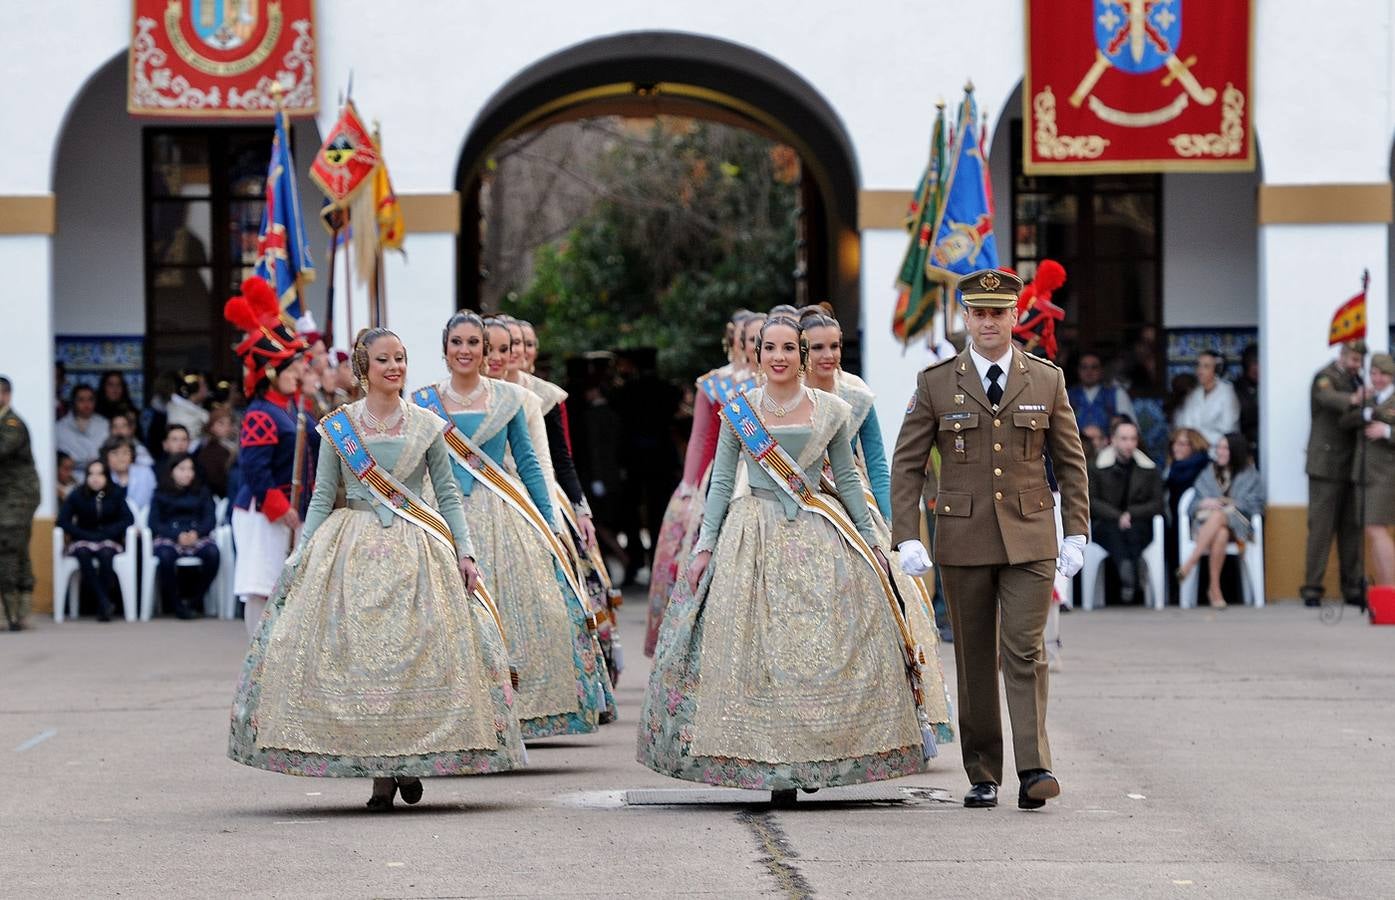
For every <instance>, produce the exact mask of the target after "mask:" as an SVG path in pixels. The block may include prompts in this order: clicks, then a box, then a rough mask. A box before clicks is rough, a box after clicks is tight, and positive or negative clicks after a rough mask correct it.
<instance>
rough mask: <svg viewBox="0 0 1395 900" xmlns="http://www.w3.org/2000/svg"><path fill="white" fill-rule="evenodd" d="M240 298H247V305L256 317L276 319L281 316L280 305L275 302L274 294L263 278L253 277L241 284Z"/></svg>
mask: <svg viewBox="0 0 1395 900" xmlns="http://www.w3.org/2000/svg"><path fill="white" fill-rule="evenodd" d="M242 296H243V297H246V298H247V305H248V306H249V307H251V309H252V311H253V312H254V313H256V314H257V315H258V316H261V317H263V318H277V317H279V316H280V315H281V304H280V303H278V302H276V292H275V291H274V290H272V289H271V285H269V284H267V283H266V279H264V278H258V277H257V276H256V275H253V276H252V277H251V278H248V279H247V280H246V281H244V282H242Z"/></svg>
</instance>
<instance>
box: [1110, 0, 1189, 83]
mask: <svg viewBox="0 0 1395 900" xmlns="http://www.w3.org/2000/svg"><path fill="white" fill-rule="evenodd" d="M1094 15H1095V46H1096V47H1098V48H1099V51H1100V53H1103V54H1104V56H1105V58H1106V59H1108V60H1109V62H1110V64H1111V65H1112V66H1114V68H1116V69H1120V70H1122V71H1124V72H1128V73H1129V74H1131V75H1142V74H1144V73H1146V72H1152V71H1154V70H1156V69H1160V68H1162V67H1163V66H1164V65H1166V64H1167V61H1168V59H1170V58H1171V57H1172V56H1174V55H1176V53H1177V44H1178V43H1179V42H1180V41H1181V40H1182V0H1095V7H1094Z"/></svg>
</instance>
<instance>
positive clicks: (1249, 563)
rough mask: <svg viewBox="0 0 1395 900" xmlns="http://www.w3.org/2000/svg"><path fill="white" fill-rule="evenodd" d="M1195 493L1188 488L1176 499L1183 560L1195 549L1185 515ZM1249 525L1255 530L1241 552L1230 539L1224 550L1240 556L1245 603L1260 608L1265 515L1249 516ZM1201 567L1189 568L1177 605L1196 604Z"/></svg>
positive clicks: (1230, 554)
mask: <svg viewBox="0 0 1395 900" xmlns="http://www.w3.org/2000/svg"><path fill="white" fill-rule="evenodd" d="M1195 496H1196V489H1195V488H1187V490H1186V491H1185V492H1184V493H1183V494H1182V497H1181V499H1180V500H1178V501H1177V558H1178V559H1179V560H1181V561H1182V562H1186V561H1187V559H1188V558H1189V557H1190V556H1191V555H1192V551H1193V550H1194V549H1196V539H1195V538H1194V537H1193V536H1192V517H1191V516H1190V515H1188V510H1189V509H1190V508H1191V504H1192V498H1193V497H1195ZM1250 528H1251V529H1252V530H1253V531H1254V537H1253V538H1251V539H1250V540H1249V541H1247V542H1246V544H1245V548H1244V550H1243V551H1242V550H1241V549H1240V545H1239V544H1237V543H1236V542H1235V541H1231V542H1230V545H1229V546H1227V547H1226V551H1225V552H1226V555H1227V556H1238V557H1240V560H1239V562H1240V581H1241V583H1242V584H1243V589H1244V592H1245V596H1244V599H1245V605H1246V606H1256V607H1259V606H1263V605H1264V516H1263V515H1262V514H1256V515H1253V516H1250ZM1200 569H1201V567H1200V566H1197V567H1196V568H1195V569H1192V571H1191V574H1190V575H1188V576H1187V577H1186V578H1185V579H1184V580H1183V581H1182V585H1181V589H1180V590H1179V591H1178V594H1177V602H1178V605H1180V606H1182V607H1183V608H1185V609H1192V608H1194V607H1195V606H1196V597H1197V592H1198V590H1199V589H1200V584H1201V575H1200Z"/></svg>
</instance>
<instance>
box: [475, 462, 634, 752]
mask: <svg viewBox="0 0 1395 900" xmlns="http://www.w3.org/2000/svg"><path fill="white" fill-rule="evenodd" d="M464 500H465V519H466V521H467V522H468V523H469V525H470V537H471V540H472V541H473V542H474V545H475V559H476V561H477V562H478V563H479V566H480V573H481V577H483V579H484V582H485V586H486V587H488V588H489V592H490V594H491V595H492V596H493V597H494V602H495V603H497V604H498V605H499V614H500V615H501V616H502V617H503V620H504V637H505V638H506V639H507V641H508V648H509V658H510V660H511V661H512V662H513V664H514V666H515V667H516V668H517V669H518V673H519V685H518V703H517V704H516V707H515V711H516V712H517V713H518V718H519V721H520V725H521V728H522V730H523V737H524V739H530V738H542V737H551V736H553V735H558V734H587V733H589V732H592V731H595V730H596V728H597V726H598V724H599V721H600V716H601V713H602V712H605V711H607V710H608V709H610V710H613V708H614V702H615V701H614V695H613V693H612V689H611V685H610V677H609V674H608V673H607V672H606V669H605V661H604V657H603V655H602V653H601V651H600V647H599V645H598V643H597V640H596V638H595V637H594V636H593V635H592V634H591V633H590V631H588V630H587V624H586V618H587V609H586V606H585V604H586V603H587V601H586V600H585V599H584V598H582V597H578V596H577V595H576V593H575V592H574V591H573V590H572V589H571V587H570V585H569V583H568V581H567V579H566V578H564V577H563V576H562V573H561V571H560V570H559V569H558V567H557V565H556V563H555V562H554V557H553V556H552V553H551V552H550V551H549V550H548V549H547V546H546V545H545V544H544V542H543V538H542V536H541V535H539V534H538V533H537V531H536V530H535V529H534V528H533V526H531V525H529V524H528V522H527V521H526V520H525V519H524V518H523V516H522V515H521V514H520V513H518V512H516V511H514V510H513V509H512V508H511V507H509V506H508V505H506V504H505V503H504V501H503V500H501V499H499V497H497V496H496V495H495V494H494V493H492V492H491V491H489V490H488V489H487V488H484V487H480V486H478V485H476V486H475V487H474V489H473V490H472V491H471V492H470V493H469V494H467V495H465V498H464Z"/></svg>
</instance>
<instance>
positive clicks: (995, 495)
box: [993, 491, 1003, 500]
mask: <svg viewBox="0 0 1395 900" xmlns="http://www.w3.org/2000/svg"><path fill="white" fill-rule="evenodd" d="M993 499H994V500H1001V499H1003V492H1002V491H994V492H993Z"/></svg>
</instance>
